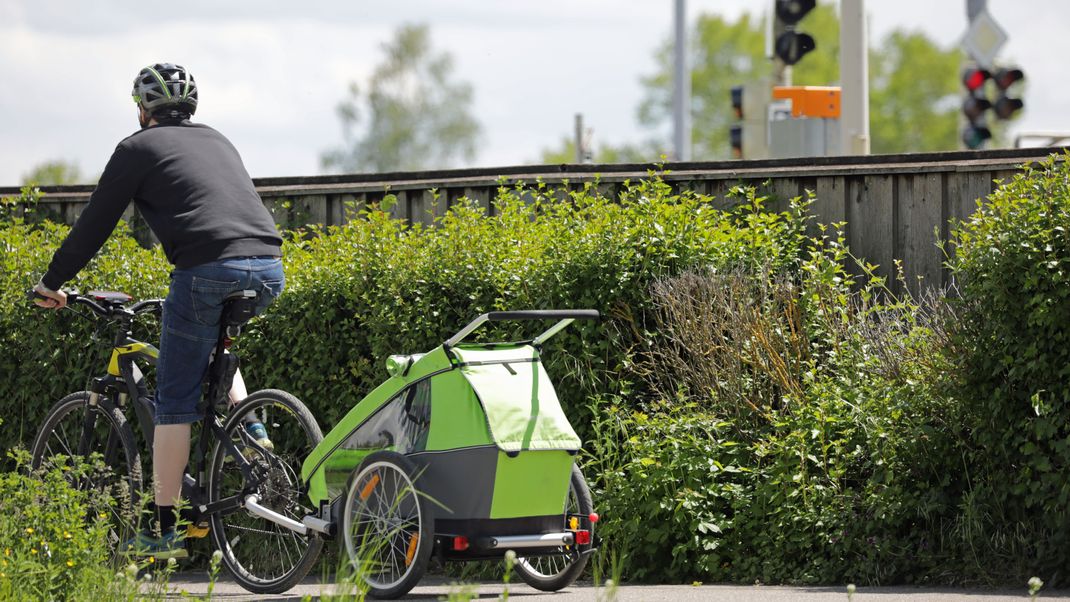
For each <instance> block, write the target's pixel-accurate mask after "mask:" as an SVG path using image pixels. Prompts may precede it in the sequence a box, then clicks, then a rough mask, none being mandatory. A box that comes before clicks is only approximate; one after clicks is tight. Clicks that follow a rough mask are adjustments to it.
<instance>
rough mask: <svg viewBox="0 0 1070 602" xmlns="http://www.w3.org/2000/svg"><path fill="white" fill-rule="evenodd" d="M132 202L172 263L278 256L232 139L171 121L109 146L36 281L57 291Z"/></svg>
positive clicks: (270, 224) (276, 240)
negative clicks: (93, 186)
mask: <svg viewBox="0 0 1070 602" xmlns="http://www.w3.org/2000/svg"><path fill="white" fill-rule="evenodd" d="M131 200H133V201H134V204H135V205H136V206H137V208H138V211H140V212H141V215H142V216H144V218H145V221H146V222H147V223H148V225H149V227H150V228H152V231H153V233H154V234H156V238H158V239H159V240H160V244H161V246H163V250H164V253H165V254H166V255H167V259H168V260H170V262H171V263H173V264H174V265H175V266H176V267H179V268H186V267H192V266H195V265H199V264H202V263H207V262H209V261H215V260H217V259H224V258H227V257H242V256H268V255H274V256H278V255H281V252H280V250H279V249H280V246H281V245H282V238H281V237H280V236H279V234H278V231H277V230H276V229H275V223H274V221H273V220H272V219H271V214H270V213H268V211H267V209H266V208H265V207H264V204H263V202H262V201H261V200H260V197H259V195H257V194H256V189H255V188H254V187H253V182H252V180H251V179H250V178H249V173H248V172H247V171H246V170H245V165H244V164H243V163H242V160H241V157H240V156H239V155H238V151H237V150H236V149H235V148H234V146H233V145H232V144H231V143H230V141H229V140H227V139H226V138H225V137H223V135H222V134H220V133H219V132H217V131H215V130H213V129H212V128H210V127H208V126H206V125H202V124H195V123H191V122H189V121H188V120H184V121H169V122H164V123H161V124H159V125H155V126H152V127H149V128H146V129H144V130H141V131H138V132H136V133H134V134H133V135H131V136H129V137H127V138H126V139H125V140H123V141H122V142H120V143H119V146H117V147H116V148H115V153H114V154H113V155H112V156H111V159H110V160H109V161H108V165H107V166H106V167H105V168H104V173H103V175H101V176H100V181H99V183H98V184H97V188H96V190H94V191H93V195H92V196H91V197H90V199H89V204H88V205H87V206H86V207H85V209H84V210H83V211H82V214H81V215H80V216H79V217H78V221H77V222H76V223H75V224H74V227H73V228H72V229H71V232H70V234H68V235H67V239H66V240H64V241H63V244H62V245H60V248H59V250H57V251H56V254H55V255H54V256H53V257H52V263H51V264H50V265H49V266H48V272H46V273H45V275H44V277H43V278H42V279H41V281H42V283H43V284H44V285H45V286H46V287H48V288H50V289H52V290H57V289H59V287H61V286H62V285H63V283H64V282H66V281H68V280H70V279H71V278H73V277H74V275H75V274H77V273H78V271H79V270H81V269H82V268H83V267H85V264H86V263H88V262H89V260H90V259H92V258H93V255H95V254H96V252H97V251H98V250H99V249H100V247H101V245H103V244H104V241H105V240H107V239H108V236H110V235H111V232H112V230H114V229H115V224H116V223H118V221H119V218H120V217H122V214H123V211H125V210H126V207H127V206H128V205H129V204H130V201H131Z"/></svg>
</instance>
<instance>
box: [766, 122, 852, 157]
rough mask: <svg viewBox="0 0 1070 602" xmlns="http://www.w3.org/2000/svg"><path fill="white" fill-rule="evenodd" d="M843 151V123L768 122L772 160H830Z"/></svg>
mask: <svg viewBox="0 0 1070 602" xmlns="http://www.w3.org/2000/svg"><path fill="white" fill-rule="evenodd" d="M841 154H843V153H842V152H841V150H840V120H839V119H831V118H811V117H796V118H794V119H783V120H775V121H770V122H769V157H770V158H772V159H787V158H790V157H830V156H834V155H841Z"/></svg>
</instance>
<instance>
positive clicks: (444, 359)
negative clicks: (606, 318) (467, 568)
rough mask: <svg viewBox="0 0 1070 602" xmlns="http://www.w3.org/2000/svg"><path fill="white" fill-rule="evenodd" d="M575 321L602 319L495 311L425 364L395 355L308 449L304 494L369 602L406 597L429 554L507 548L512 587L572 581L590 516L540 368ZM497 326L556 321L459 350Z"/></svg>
mask: <svg viewBox="0 0 1070 602" xmlns="http://www.w3.org/2000/svg"><path fill="white" fill-rule="evenodd" d="M577 319H581V320H596V319H598V312H597V311H594V310H539V311H506V312H491V313H487V314H483V315H481V316H479V317H478V318H476V319H475V320H473V321H472V322H471V323H469V324H468V325H467V326H466V327H464V328H463V329H462V330H461V331H460V332H458V333H457V334H456V335H454V336H453V337H451V338H450V339H449V340H447V341H446V342H445V343H443V344H442V345H440V346H438V347H437V348H435V349H433V350H432V351H430V352H428V353H424V354H416V355H407V356H404V355H396V356H391V357H390V358H389V359H388V360H387V372H388V374H389V378H388V379H387V380H386V381H385V382H384V383H383V384H381V385H380V386H378V387H377V388H376V389H375V390H373V391H372V392H371V393H370V394H369V395H367V396H366V397H365V398H364V399H363V400H361V401H360V403H358V404H357V405H356V406H355V407H354V408H353V409H352V410H350V412H349V413H348V414H346V415H345V417H344V418H342V420H341V421H340V422H339V423H338V425H337V426H335V427H334V428H333V429H332V430H331V431H330V432H329V433H327V434H326V435H325V436H324V438H323V441H322V442H321V443H320V444H319V445H318V446H317V447H316V448H315V449H313V451H312V453H311V454H310V455H309V456H308V458H307V459H306V460H305V462H304V464H303V466H302V473H301V477H302V480H303V481H304V482H305V483H306V484H307V487H308V495H309V497H310V498H311V501H312V502H313V504H314V505H315V507H319V508H321V510H322V511H321V516H322V517H323V518H324V520H326V521H329V522H330V523H332V524H333V525H334V531H335V534H336V535H337V536H338V538H339V539H341V540H342V542H343V544H344V546H345V549H346V552H347V554H348V555H349V557H350V560H351V561H352V563H353V566H355V567H357V566H361V567H364V568H363V569H362V572H363V574H364V578H365V581H366V582H367V584H368V585H369V587H370V593H371V594H372V595H373V596H374V597H380V598H392V597H397V596H399V595H403V594H404V593H405V592H407V591H408V590H409V589H411V588H412V587H413V586H415V584H416V582H417V581H418V580H419V578H420V576H421V575H422V573H423V570H424V568H425V567H426V563H427V559H428V558H429V557H430V556H431V555H436V556H438V557H439V558H441V559H443V560H475V559H491V558H501V557H503V556H504V555H505V554H506V552H507V551H509V550H512V551H513V552H514V553H515V554H516V555H517V556H518V557H519V561H518V564H517V570H518V572H519V573H520V575H521V577H523V578H524V579H525V581H528V582H529V583H531V584H532V585H534V586H535V587H538V588H540V589H544V590H556V589H560V588H562V587H565V586H567V585H569V584H570V583H571V582H572V581H573V580H574V579H575V578H576V577H578V576H579V572H580V571H582V568H583V564H585V562H586V556H587V554H589V553H590V552H591V551H592V550H593V549H594V538H593V525H594V522H596V521H597V515H596V514H594V513H593V508H592V503H591V499H590V492H589V490H588V489H587V485H586V482H585V481H584V480H583V476H582V474H581V473H580V472H579V470H578V468H577V467H576V466H575V459H576V455H577V453H578V452H579V450H580V447H581V441H580V439H579V437H578V436H577V435H576V432H575V431H574V430H573V428H572V426H571V425H570V424H569V421H568V418H567V417H566V416H565V413H564V411H563V410H562V408H561V404H560V401H559V400H558V397H557V393H556V392H555V390H554V386H553V383H552V382H551V380H550V377H549V375H548V374H547V373H546V370H545V368H544V367H543V365H542V362H541V361H540V358H541V352H542V345H543V343H545V342H546V340H547V339H549V338H550V337H552V336H554V335H555V334H556V333H558V332H559V331H561V330H562V329H563V328H565V327H566V326H568V325H569V324H570V323H571V322H573V321H574V320H577ZM505 320H555V323H554V325H553V326H552V327H551V328H549V329H548V330H546V331H545V332H543V333H542V334H540V335H538V336H536V337H535V338H533V339H531V340H525V341H513V342H501V343H466V342H464V339H465V338H466V337H467V336H468V335H470V334H471V333H472V332H473V331H475V330H476V329H477V328H479V327H480V326H481V325H483V324H484V323H486V322H488V321H490V322H493V321H505ZM369 566H371V568H370V569H369V568H368V567H369ZM577 567H578V569H577Z"/></svg>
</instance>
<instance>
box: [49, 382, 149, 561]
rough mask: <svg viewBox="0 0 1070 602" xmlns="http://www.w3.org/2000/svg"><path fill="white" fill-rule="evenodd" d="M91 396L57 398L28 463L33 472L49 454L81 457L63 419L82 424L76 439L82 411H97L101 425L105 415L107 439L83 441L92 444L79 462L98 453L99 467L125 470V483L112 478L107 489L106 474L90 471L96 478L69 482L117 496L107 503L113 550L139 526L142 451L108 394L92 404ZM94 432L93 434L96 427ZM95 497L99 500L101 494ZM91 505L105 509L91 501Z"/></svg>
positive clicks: (85, 393) (89, 458)
mask: <svg viewBox="0 0 1070 602" xmlns="http://www.w3.org/2000/svg"><path fill="white" fill-rule="evenodd" d="M89 398H90V393H89V392H88V391H78V392H77V393H71V394H70V395H67V396H66V397H64V398H63V399H60V400H59V401H58V402H56V404H55V405H54V406H52V409H51V410H49V412H48V415H47V416H46V417H45V421H44V424H43V425H42V426H41V430H40V431H38V433H37V436H36V437H34V441H33V446H32V447H31V448H30V449H31V455H30V468H31V469H32V470H35V471H36V470H41V469H47V468H48V466H49V464H50V462H49V458H52V457H56V456H60V455H63V456H67V457H70V458H72V459H73V458H74V457H78V456H84V454H80V453H78V450H76V449H74V446H73V445H72V444H71V441H70V436H69V435H70V433H69V432H67V428H66V427H65V422H66V420H67V419H69V418H74V419H75V420H76V421H77V423H76V424H80V425H81V426H79V427H78V428H79V433H78V435H79V439H80V438H81V434H82V430H84V424H85V422H84V421H85V413H84V411H93V412H95V415H96V419H95V420H94V423H95V424H99V421H100V419H101V418H103V419H104V422H105V424H106V428H107V432H108V436H107V439H104V438H101V437H95V438H94V440H95V441H93V442H88V441H87V443H88V444H89V445H90V447H89V448H88V450H89V456H90V457H83V461H85V462H90V461H91V457H92V455H93V454H94V453H100V454H101V458H102V460H103V467H104V468H106V469H108V470H111V471H114V472H115V473H125V476H123V477H122V481H124V482H125V483H122V482H120V483H114V485H117V486H118V491H107V490H106V489H107V487H108V485H109V484H110V483H107V482H105V481H104V480H103V477H105V476H106V475H104V474H101V473H94V474H96V475H99V476H98V479H99V481H98V482H94V480H93V478H91V477H86V481H85V483H72V484H73V485H75V486H77V487H79V488H81V489H86V487H85V486H84V485H85V484H86V483H88V484H89V485H92V486H93V487H92V489H94V490H97V491H99V493H101V494H102V495H104V496H114V497H116V498H117V499H118V503H117V504H114V505H111V504H109V508H108V513H110V514H111V520H112V524H113V529H112V530H111V533H110V534H109V540H110V541H109V543H110V544H111V545H112V546H114V547H115V548H116V549H117V548H118V544H119V543H121V542H123V541H125V540H126V539H128V538H129V537H130V536H131V535H132V534H133V533H135V532H136V531H137V524H138V519H139V517H140V511H141V505H140V502H141V492H142V473H141V452H140V450H138V447H137V444H136V443H135V439H134V432H133V431H132V430H131V428H130V424H129V423H128V422H127V420H126V416H125V415H124V414H123V412H122V411H121V410H120V409H119V408H117V407H115V405H114V404H113V403H112V402H111V401H110V400H109V399H107V398H106V397H100V398H99V399H98V400H97V403H96V405H95V406H91V405H89ZM94 434H97V433H96V432H94ZM100 440H103V441H102V442H103V448H102V449H97V447H96V445H94V443H95V442H96V441H100ZM53 442H55V443H56V446H55V447H53V445H52V443H53ZM79 443H80V441H79ZM124 465H125V467H124ZM94 470H97V469H94ZM98 484H99V487H98ZM89 501H90V503H91V504H92V502H93V501H94V500H92V499H90V500H89ZM97 501H98V502H101V503H103V498H100V499H99V500H97ZM91 509H93V510H103V509H98V508H95V507H94V506H92V505H91ZM96 514H98V512H96V511H94V512H92V513H91V514H90V516H89V517H87V518H91V517H92V516H94V515H96Z"/></svg>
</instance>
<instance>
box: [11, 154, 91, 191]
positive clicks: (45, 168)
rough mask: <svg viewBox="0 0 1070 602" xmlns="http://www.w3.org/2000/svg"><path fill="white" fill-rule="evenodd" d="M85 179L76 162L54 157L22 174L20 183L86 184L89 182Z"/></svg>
mask: <svg viewBox="0 0 1070 602" xmlns="http://www.w3.org/2000/svg"><path fill="white" fill-rule="evenodd" d="M87 179H88V178H84V177H82V170H81V169H79V168H78V164H76V163H74V162H71V161H64V160H62V159H56V160H52V161H45V162H44V163H40V164H38V165H36V166H34V168H33V169H31V170H30V171H29V172H28V173H27V174H26V175H24V176H22V184H23V185H29V184H32V185H35V186H63V185H67V184H87V183H89V182H87Z"/></svg>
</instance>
